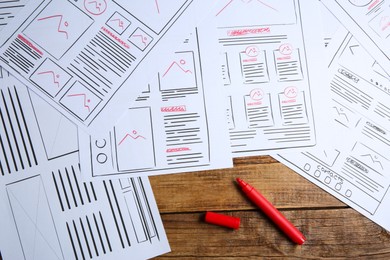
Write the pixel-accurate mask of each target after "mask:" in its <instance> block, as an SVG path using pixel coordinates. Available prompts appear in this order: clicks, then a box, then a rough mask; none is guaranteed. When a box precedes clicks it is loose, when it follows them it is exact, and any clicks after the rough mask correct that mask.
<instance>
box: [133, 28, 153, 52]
mask: <svg viewBox="0 0 390 260" xmlns="http://www.w3.org/2000/svg"><path fill="white" fill-rule="evenodd" d="M129 41H130V42H131V43H132V44H134V45H135V46H136V47H137V48H138V49H140V50H141V51H143V50H145V49H146V48H147V47H148V46H149V44H150V43H151V42H152V41H153V38H152V37H151V36H150V35H149V34H147V33H146V32H144V31H143V30H142V29H140V28H137V29H136V30H135V31H134V32H133V34H132V35H130V38H129Z"/></svg>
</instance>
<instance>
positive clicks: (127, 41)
mask: <svg viewBox="0 0 390 260" xmlns="http://www.w3.org/2000/svg"><path fill="white" fill-rule="evenodd" d="M212 5H213V4H209V3H208V2H205V1H199V0H174V1H172V0H158V1H157V0H147V1H145V0H137V1H136V0H134V1H124V0H115V1H106V0H98V1H88V0H83V1H62V0H39V1H28V2H27V3H26V6H25V7H24V8H23V10H22V11H21V12H19V13H18V16H17V17H16V18H15V19H13V20H12V22H11V23H10V24H9V25H8V26H7V27H6V28H4V29H3V30H2V34H3V37H2V40H3V41H5V42H2V43H1V48H0V63H1V65H2V66H4V67H5V68H6V69H7V70H9V71H10V72H11V73H13V74H14V75H15V76H17V77H18V78H19V79H20V80H22V81H23V82H24V83H25V84H26V85H27V86H28V87H30V88H32V89H33V90H34V91H35V92H36V93H38V94H39V95H40V96H41V97H43V98H44V99H45V100H46V101H48V102H49V103H50V104H51V105H53V106H55V107H56V108H57V109H58V110H59V111H61V112H62V113H63V114H64V115H65V116H67V117H68V118H69V119H71V120H72V121H73V122H75V123H76V124H77V125H78V126H79V127H81V128H83V129H84V130H86V131H88V130H89V128H90V127H91V125H92V123H93V122H94V121H95V120H96V119H98V118H99V117H104V118H102V119H100V120H101V121H100V122H101V123H97V124H98V126H96V127H97V128H99V127H104V126H105V125H107V122H112V123H113V122H115V116H113V115H118V116H119V115H120V114H121V113H122V112H123V111H124V110H125V109H126V108H127V107H126V105H124V102H119V101H118V100H113V97H114V95H115V94H116V96H118V97H117V98H118V99H121V98H123V99H125V100H132V99H135V98H136V95H138V93H139V92H140V91H141V89H137V88H136V87H134V86H132V85H131V84H130V83H129V82H131V80H132V75H133V74H134V73H135V72H136V71H137V70H143V69H146V68H147V66H148V64H149V65H150V64H152V63H153V62H154V61H155V59H156V58H158V53H159V52H160V51H161V50H162V49H163V48H162V47H161V46H162V45H164V44H163V42H164V40H163V39H164V37H166V36H168V35H171V36H172V35H182V36H184V35H187V34H188V33H189V31H188V28H193V26H194V25H195V23H196V20H197V19H201V18H200V17H201V14H202V13H205V11H204V10H209V9H210V6H212ZM190 14H191V15H190ZM165 44H168V43H165ZM170 45H172V44H170ZM165 46H169V45H165ZM125 82H127V84H124V83H125ZM123 86H127V87H126V88H124V87H123ZM130 86H131V87H130ZM122 106H123V107H122ZM105 110H109V111H105ZM103 112H105V113H104V114H102V113H103ZM103 122H104V123H103Z"/></svg>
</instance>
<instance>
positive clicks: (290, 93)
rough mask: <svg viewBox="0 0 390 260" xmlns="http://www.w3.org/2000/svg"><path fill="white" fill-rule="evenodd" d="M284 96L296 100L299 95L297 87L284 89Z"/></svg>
mask: <svg viewBox="0 0 390 260" xmlns="http://www.w3.org/2000/svg"><path fill="white" fill-rule="evenodd" d="M284 95H285V96H286V97H288V98H296V97H297V95H298V89H297V87H287V88H285V89H284Z"/></svg>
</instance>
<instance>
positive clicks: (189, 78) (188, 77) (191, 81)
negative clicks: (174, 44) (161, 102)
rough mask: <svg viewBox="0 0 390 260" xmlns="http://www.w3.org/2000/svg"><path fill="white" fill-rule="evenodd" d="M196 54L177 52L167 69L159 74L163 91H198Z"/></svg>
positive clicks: (167, 64) (168, 63)
mask: <svg viewBox="0 0 390 260" xmlns="http://www.w3.org/2000/svg"><path fill="white" fill-rule="evenodd" d="M194 62H195V60H194V53H193V52H192V51H188V52H176V53H175V54H174V56H173V57H172V60H169V61H168V62H167V63H165V64H166V66H165V67H166V69H165V70H164V71H162V72H161V73H159V81H160V89H161V91H169V90H180V89H183V90H185V89H191V88H192V89H196V87H197V80H196V70H195V64H194Z"/></svg>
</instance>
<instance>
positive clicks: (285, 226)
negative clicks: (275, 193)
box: [236, 178, 306, 245]
mask: <svg viewBox="0 0 390 260" xmlns="http://www.w3.org/2000/svg"><path fill="white" fill-rule="evenodd" d="M236 181H237V183H238V185H239V186H240V187H241V189H242V191H243V192H244V193H245V195H246V196H247V197H248V198H249V199H250V200H251V201H252V202H253V203H255V204H256V205H257V206H258V207H259V208H260V209H261V210H262V211H263V212H264V213H265V214H266V215H267V216H268V217H269V218H270V219H271V220H272V221H273V222H274V223H275V224H276V225H277V226H278V227H279V228H280V229H281V230H282V231H283V232H284V233H285V234H286V235H287V236H288V237H289V238H290V239H291V240H292V241H294V242H295V243H297V244H299V245H302V244H303V243H304V242H305V240H306V238H305V236H304V235H303V234H302V233H301V232H300V231H299V230H298V229H297V228H296V227H295V226H294V225H293V224H291V222H290V221H288V220H287V219H286V218H285V217H284V216H283V215H282V213H280V211H278V210H277V209H276V208H275V207H274V206H273V205H272V204H271V203H270V202H269V201H268V200H267V199H266V198H265V197H264V196H263V195H261V194H260V193H259V192H258V191H257V190H255V188H253V187H252V186H251V185H249V184H248V183H246V182H244V181H243V180H241V179H240V178H237V179H236Z"/></svg>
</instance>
